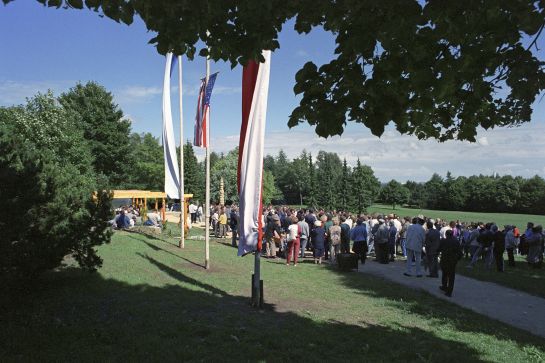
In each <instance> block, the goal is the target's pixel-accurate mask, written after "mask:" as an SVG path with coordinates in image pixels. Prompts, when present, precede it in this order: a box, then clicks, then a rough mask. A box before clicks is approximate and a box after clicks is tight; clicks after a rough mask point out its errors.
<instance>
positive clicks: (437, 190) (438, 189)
mask: <svg viewBox="0 0 545 363" xmlns="http://www.w3.org/2000/svg"><path fill="white" fill-rule="evenodd" d="M425 186H426V194H427V195H428V200H427V203H426V207H428V208H431V209H439V206H440V203H441V198H442V196H443V194H444V193H445V191H444V185H443V178H441V177H440V176H439V174H437V173H434V174H433V175H432V176H431V178H430V180H428V181H427V182H426V184H425Z"/></svg>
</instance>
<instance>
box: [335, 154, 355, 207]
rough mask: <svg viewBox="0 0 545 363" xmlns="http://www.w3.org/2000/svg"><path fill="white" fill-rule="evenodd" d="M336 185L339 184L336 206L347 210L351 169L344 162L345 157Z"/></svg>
mask: <svg viewBox="0 0 545 363" xmlns="http://www.w3.org/2000/svg"><path fill="white" fill-rule="evenodd" d="M338 186H339V189H338V193H339V203H338V207H339V208H340V209H342V210H347V209H349V208H350V200H351V196H352V171H351V170H350V167H349V166H348V164H347V163H346V158H344V159H343V167H342V174H341V180H340V183H339V184H338Z"/></svg>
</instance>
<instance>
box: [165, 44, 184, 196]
mask: <svg viewBox="0 0 545 363" xmlns="http://www.w3.org/2000/svg"><path fill="white" fill-rule="evenodd" d="M173 59H174V61H173ZM175 64H176V57H173V56H172V53H167V62H166V65H165V78H164V80H163V151H164V156H165V193H167V195H168V196H169V198H172V199H179V198H180V175H179V170H178V169H179V166H178V165H179V164H178V156H177V155H176V144H175V142H174V130H173V128H172V110H171V106H170V75H171V73H172V69H174V65H175ZM180 91H181V90H180Z"/></svg>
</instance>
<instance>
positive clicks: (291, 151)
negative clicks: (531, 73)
mask: <svg viewBox="0 0 545 363" xmlns="http://www.w3.org/2000/svg"><path fill="white" fill-rule="evenodd" d="M544 134H545V125H544V124H543V123H542V122H534V123H531V124H526V125H523V126H521V127H518V128H496V129H494V130H489V131H484V130H482V131H480V132H479V133H478V135H477V140H478V141H477V142H475V143H469V142H463V141H447V142H444V143H439V142H437V141H435V140H418V139H417V138H416V137H413V136H407V135H399V133H397V132H396V131H392V130H388V131H386V132H385V133H384V135H383V136H382V137H381V138H378V137H375V136H373V135H371V134H370V132H369V131H368V130H365V129H357V130H354V128H351V129H350V130H348V131H346V132H345V134H344V135H343V136H342V137H338V136H336V137H331V138H329V139H323V138H319V137H318V136H316V135H315V134H314V133H313V132H312V131H311V130H310V129H309V128H307V129H306V130H303V129H299V130H298V129H297V128H296V129H293V130H291V131H274V132H267V134H266V136H265V139H266V140H265V154H271V155H276V154H277V153H278V151H279V150H280V149H282V150H284V151H285V152H286V154H287V155H288V157H290V158H294V157H297V156H298V155H299V154H300V153H301V151H302V150H303V149H306V150H307V151H309V152H312V154H313V155H314V156H315V155H316V154H317V153H318V151H319V150H324V151H328V152H336V153H337V154H338V155H339V157H340V158H341V159H343V158H346V160H347V162H348V163H349V164H350V165H355V164H356V161H357V159H358V158H359V159H360V161H361V162H362V163H364V164H367V165H369V166H371V167H372V168H373V170H374V171H375V175H377V177H378V178H379V179H381V180H382V181H388V180H390V179H397V180H399V181H406V180H416V181H425V180H428V179H429V178H430V177H431V175H432V174H433V173H439V174H440V175H443V176H444V175H445V174H446V173H447V171H450V172H452V174H453V175H455V176H459V175H465V176H469V175H475V174H486V175H491V174H493V173H499V174H500V175H505V174H510V175H514V176H516V175H520V176H523V177H531V176H533V175H535V174H538V175H542V176H545V154H543V151H544V150H545V137H542V135H544ZM212 145H213V147H214V150H215V151H217V152H227V151H228V150H231V149H233V148H234V147H235V146H237V145H238V135H231V136H225V137H218V138H214V139H213V143H212Z"/></svg>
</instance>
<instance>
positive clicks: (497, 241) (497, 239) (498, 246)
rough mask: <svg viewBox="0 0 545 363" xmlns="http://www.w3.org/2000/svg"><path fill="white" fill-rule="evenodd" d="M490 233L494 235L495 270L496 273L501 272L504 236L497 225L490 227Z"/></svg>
mask: <svg viewBox="0 0 545 363" xmlns="http://www.w3.org/2000/svg"><path fill="white" fill-rule="evenodd" d="M491 231H492V233H494V236H493V238H494V248H493V253H494V260H496V269H497V270H498V272H503V253H504V252H505V234H504V232H502V231H500V230H499V228H498V226H497V225H495V224H494V225H493V226H492V227H491Z"/></svg>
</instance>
